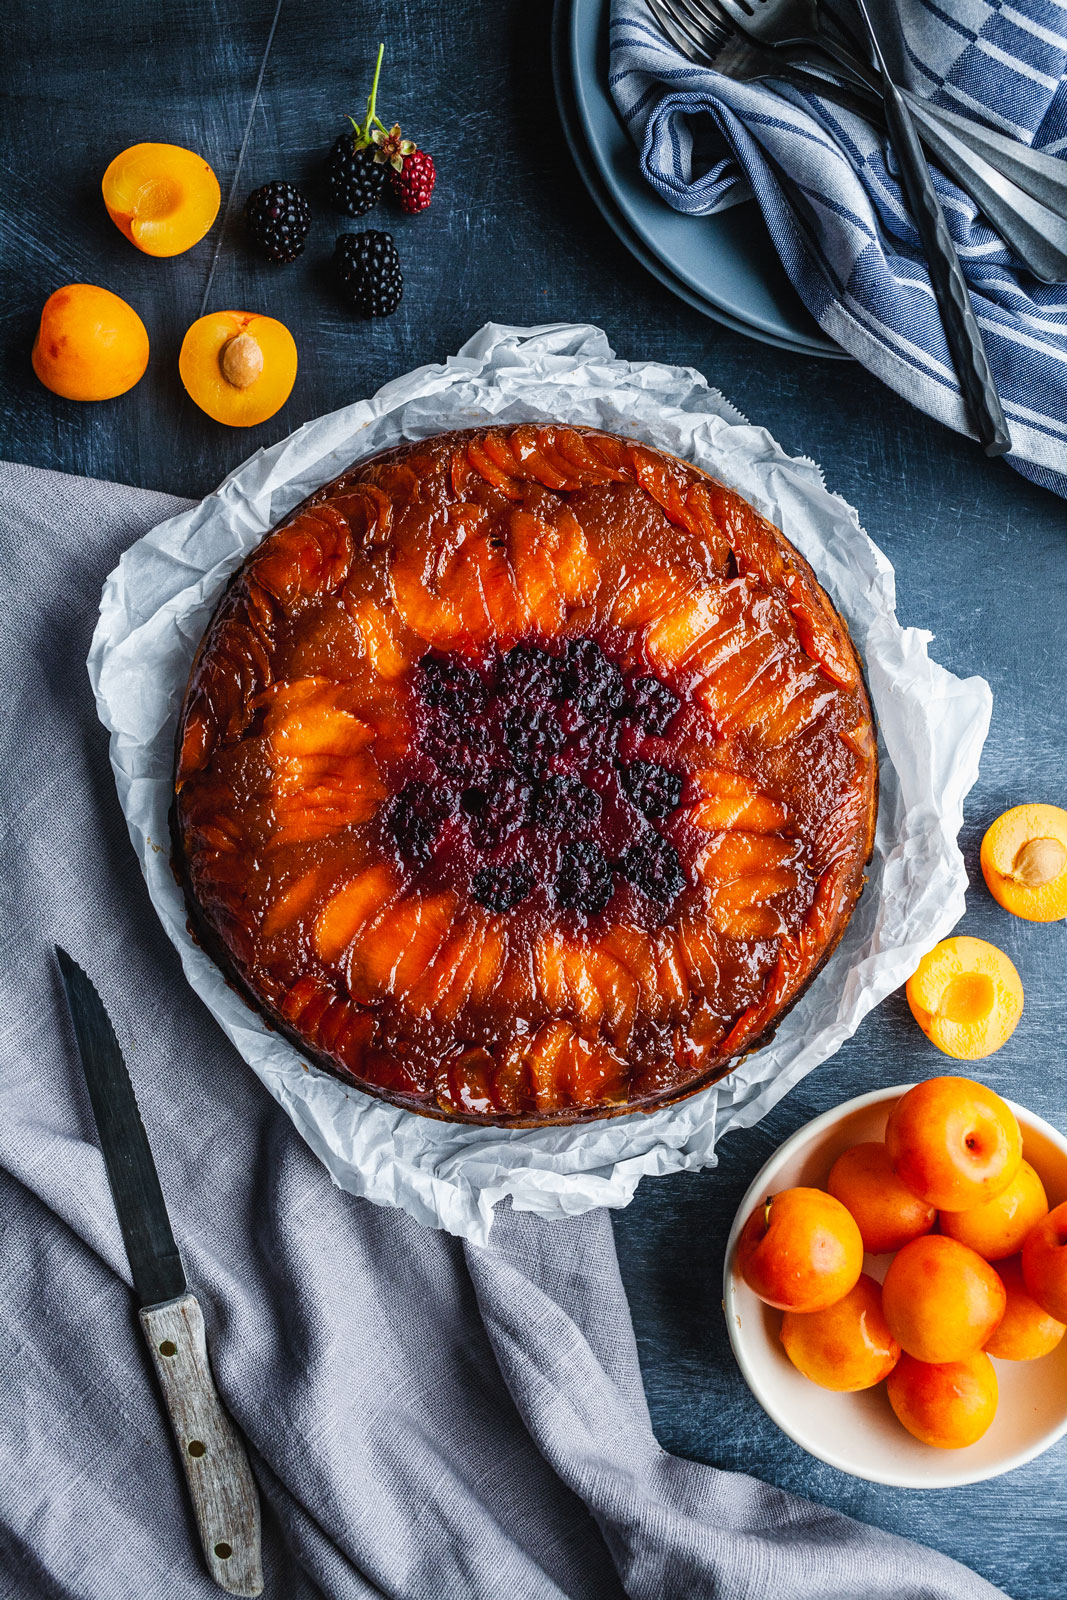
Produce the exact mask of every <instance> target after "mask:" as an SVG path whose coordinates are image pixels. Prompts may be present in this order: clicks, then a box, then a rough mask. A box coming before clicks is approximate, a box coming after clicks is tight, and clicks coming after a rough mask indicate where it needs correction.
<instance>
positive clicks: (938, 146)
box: [645, 0, 1067, 283]
mask: <svg viewBox="0 0 1067 1600" xmlns="http://www.w3.org/2000/svg"><path fill="white" fill-rule="evenodd" d="M752 3H753V4H754V5H755V6H756V7H758V8H759V9H758V10H757V11H756V12H755V13H754V16H755V17H756V18H757V19H758V25H759V26H760V27H761V28H762V29H763V30H766V28H767V27H768V26H770V27H772V28H773V27H774V26H775V24H774V18H775V16H776V15H777V9H776V8H777V6H778V4H779V0H752ZM645 4H646V7H647V9H648V11H649V13H650V15H651V16H652V17H653V20H654V21H655V22H656V23H658V25H659V27H660V28H661V29H662V31H663V33H664V34H665V35H666V37H667V39H668V40H669V41H670V43H671V44H673V45H674V46H675V48H676V49H678V50H679V51H681V53H682V54H683V55H685V56H686V57H687V58H688V59H689V60H690V61H693V62H696V63H698V64H699V65H701V66H707V67H711V68H713V69H714V71H716V72H721V73H722V74H723V75H724V76H725V77H729V78H734V79H736V80H737V81H739V82H755V81H759V80H760V79H764V78H775V79H778V80H779V81H782V82H786V83H790V84H793V85H795V86H796V87H797V88H800V89H803V90H805V91H806V92H808V93H814V94H819V95H822V96H823V97H824V98H825V99H828V100H832V101H834V102H836V103H838V104H841V105H843V106H845V107H846V108H847V109H849V110H851V111H856V112H858V113H859V114H860V115H861V116H864V117H866V118H867V119H868V120H874V121H877V122H878V123H879V124H881V123H882V121H883V114H882V110H881V94H880V82H879V79H878V78H877V76H876V75H875V74H874V73H873V72H872V71H871V69H870V68H869V67H867V66H866V65H865V64H864V63H862V62H860V61H859V60H858V58H854V57H853V56H852V55H851V53H850V52H848V51H845V50H843V49H841V47H839V46H838V45H837V44H836V43H835V42H833V41H828V38H827V35H826V34H825V32H823V33H821V34H820V36H819V39H818V41H817V42H816V41H813V40H812V39H810V38H808V39H803V38H801V36H800V35H798V34H796V33H795V32H794V33H793V35H792V37H791V38H789V39H788V40H787V41H786V42H785V43H784V44H778V45H774V46H771V45H768V44H761V43H758V42H756V41H755V40H754V39H752V38H751V37H749V36H748V35H747V33H745V32H741V31H740V29H739V25H738V22H737V16H736V15H735V14H734V11H735V8H736V11H737V12H738V13H739V14H740V15H741V16H743V17H745V18H746V21H749V22H750V23H751V21H752V18H750V17H749V16H748V13H747V11H746V10H744V9H742V0H645ZM798 6H799V7H803V13H804V15H805V16H807V17H810V15H811V8H810V7H809V4H808V0H784V11H783V15H784V16H785V17H786V22H787V24H788V26H789V27H790V28H791V29H795V28H796V26H797V17H798V14H799V13H798V9H797V8H798ZM713 7H714V11H715V12H717V13H718V14H714V13H713ZM727 8H729V9H727ZM816 16H817V12H816ZM782 31H783V33H784V32H785V26H784V25H783V29H782ZM827 45H829V47H828V48H824V47H826V46H827ZM835 52H836V54H835ZM813 66H814V67H817V68H818V69H820V70H821V71H825V70H828V69H831V68H832V70H834V71H835V72H840V73H841V75H842V76H846V75H847V82H846V83H845V84H843V85H842V84H841V83H838V82H836V81H832V80H830V79H828V78H825V77H822V76H820V75H819V71H811V70H808V69H809V68H810V67H813ZM868 80H869V81H868ZM904 98H905V99H906V101H907V103H908V106H909V109H910V110H911V113H912V116H913V118H914V120H915V121H916V122H917V123H918V125H919V135H920V137H921V139H922V142H923V144H924V146H925V147H926V149H927V150H928V151H929V153H930V154H931V155H932V156H933V157H934V158H935V160H936V161H937V162H938V164H939V165H940V166H941V167H942V168H943V170H944V171H945V172H946V173H947V174H948V176H949V177H950V178H952V179H953V180H954V181H955V182H956V183H957V184H959V186H960V188H961V189H963V190H965V192H966V193H967V194H969V195H970V196H971V198H972V199H973V200H974V202H975V204H976V205H977V206H979V207H980V209H981V210H982V211H983V212H984V214H985V215H986V217H987V218H988V219H989V221H990V223H992V225H993V227H994V228H995V229H996V231H997V232H998V233H999V234H1000V236H1001V238H1002V239H1003V240H1004V241H1005V243H1006V244H1008V245H1010V246H1011V248H1012V250H1014V252H1015V254H1016V255H1017V256H1018V258H1019V260H1020V261H1021V262H1022V263H1023V264H1024V266H1026V267H1027V268H1028V269H1029V271H1031V272H1032V273H1033V274H1034V276H1035V277H1037V278H1040V279H1041V280H1042V281H1043V282H1045V283H1062V282H1064V281H1067V216H1065V214H1067V182H1065V180H1064V177H1063V176H1062V175H1061V174H1060V173H1057V172H1056V171H1055V168H1056V167H1057V166H1058V167H1060V168H1061V169H1062V168H1063V167H1064V165H1065V164H1064V163H1062V162H1056V161H1055V159H1054V158H1053V157H1051V156H1044V155H1042V154H1041V152H1039V151H1033V150H1030V149H1029V148H1028V147H1027V146H1026V145H1022V144H1019V142H1018V141H1017V140H1008V139H1003V140H1002V137H1001V135H999V134H998V135H993V134H990V133H989V131H988V130H986V129H981V130H978V132H980V134H981V135H982V136H983V137H982V141H981V144H982V148H981V149H975V148H972V143H978V142H979V141H977V140H972V129H973V128H974V127H975V125H974V124H972V123H970V122H968V121H967V120H966V119H964V118H962V117H956V116H955V115H954V114H953V113H952V112H945V111H944V110H943V109H942V108H941V107H930V106H928V105H927V104H926V102H925V101H923V100H920V99H918V97H917V96H914V95H909V94H908V93H907V91H904ZM935 113H936V115H935ZM961 129H963V130H965V131H966V134H967V141H968V142H964V138H963V137H962V135H961V131H960V130H961ZM1001 143H1003V144H1006V145H1011V146H1014V147H1016V148H1017V150H1018V151H1019V152H1022V153H1023V156H1024V158H1033V157H1038V158H1039V161H1038V162H1037V163H1036V164H1034V165H1033V166H1031V165H1030V164H1029V163H1028V162H1026V160H1025V159H1024V160H1023V161H1022V163H1021V164H1022V166H1023V168H1024V169H1025V175H1026V176H1027V177H1028V180H1029V184H1030V187H1034V186H1037V187H1042V189H1043V191H1044V192H1046V193H1048V194H1049V195H1051V196H1052V197H1053V198H1055V199H1058V206H1059V209H1054V208H1053V207H1050V206H1048V205H1046V204H1045V203H1044V202H1043V201H1042V200H1040V199H1037V198H1035V197H1034V195H1033V194H1032V193H1030V192H1029V190H1028V188H1024V187H1023V186H1022V185H1021V184H1020V183H1018V182H1016V181H1015V180H1014V179H1013V178H1012V177H1009V176H1007V174H1006V173H1005V172H1004V171H1002V170H999V168H998V166H994V165H993V162H992V160H990V159H989V157H990V156H992V157H993V158H995V159H997V160H998V161H1001V162H1003V163H1004V164H1007V162H1008V161H1009V160H1011V159H1013V158H1012V157H1011V153H1010V152H1009V155H1008V157H1005V155H1004V153H1003V152H1002V151H1001V150H1000V148H999V146H1000V144H1001ZM1014 159H1015V160H1016V165H1017V166H1018V165H1019V164H1020V163H1019V160H1018V158H1014Z"/></svg>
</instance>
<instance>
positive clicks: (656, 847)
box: [619, 833, 685, 905]
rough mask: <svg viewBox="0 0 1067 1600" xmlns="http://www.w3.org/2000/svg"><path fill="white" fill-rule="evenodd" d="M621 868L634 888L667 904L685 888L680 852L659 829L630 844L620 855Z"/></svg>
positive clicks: (650, 897)
mask: <svg viewBox="0 0 1067 1600" xmlns="http://www.w3.org/2000/svg"><path fill="white" fill-rule="evenodd" d="M619 871H620V872H621V873H622V875H623V877H624V878H625V879H626V881H627V882H628V883H632V884H633V886H634V888H635V889H640V891H641V893H642V894H644V895H647V896H648V898H649V899H650V900H658V901H659V902H660V903H661V904H663V905H668V904H669V903H670V902H671V901H672V900H674V899H676V898H677V896H678V895H679V894H681V892H682V890H683V889H684V888H685V875H684V873H683V872H682V864H681V862H680V861H679V859H678V852H677V850H676V849H675V848H674V846H673V845H672V844H671V843H670V841H669V840H668V839H664V838H662V837H661V835H660V834H658V833H649V834H648V835H647V836H646V837H645V838H643V839H639V840H637V842H636V843H635V844H631V845H628V846H627V848H626V849H625V850H624V851H623V853H622V855H621V856H620V857H619Z"/></svg>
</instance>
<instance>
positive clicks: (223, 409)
mask: <svg viewBox="0 0 1067 1600" xmlns="http://www.w3.org/2000/svg"><path fill="white" fill-rule="evenodd" d="M178 371H179V372H180V373H181V380H182V382H183V383H184V385H185V387H186V389H187V390H188V391H189V394H190V395H191V396H192V398H193V399H194V400H195V401H196V403H197V405H198V406H199V407H200V409H201V411H206V412H207V414H208V416H209V417H213V418H214V420H215V421H216V422H226V423H228V424H229V425H230V427H231V428H251V427H254V426H255V424H256V423H257V422H266V420H267V418H268V417H273V415H274V413H275V412H276V411H280V410H281V408H282V406H283V405H284V404H285V402H286V401H287V400H288V398H289V396H290V394H291V393H292V389H293V384H294V383H295V382H296V342H295V340H294V339H293V336H292V334H291V333H290V332H289V329H288V328H287V327H286V326H285V324H284V323H281V322H277V321H275V319H274V318H273V317H261V316H257V315H256V314H255V313H254V312H251V311H212V312H211V313H209V315H208V316H206V317H201V318H200V319H199V321H198V322H194V323H193V325H192V327H191V328H190V329H189V331H188V332H187V333H186V335H185V338H184V339H183V340H182V348H181V354H180V355H179V357H178Z"/></svg>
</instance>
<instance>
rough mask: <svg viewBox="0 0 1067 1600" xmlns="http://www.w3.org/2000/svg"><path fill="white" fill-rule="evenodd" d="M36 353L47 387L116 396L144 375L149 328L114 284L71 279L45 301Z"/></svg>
mask: <svg viewBox="0 0 1067 1600" xmlns="http://www.w3.org/2000/svg"><path fill="white" fill-rule="evenodd" d="M31 359H32V361H33V370H34V372H35V373H36V374H37V376H38V377H39V378H40V380H41V382H42V383H43V384H44V386H45V388H46V389H51V391H52V393H53V394H59V395H62V396H63V398H64V399H65V400H114V399H115V397H116V395H120V394H125V393H126V391H127V389H132V388H133V386H134V384H135V383H138V382H139V381H140V379H141V378H142V377H143V376H144V370H145V368H146V367H147V365H148V334H147V333H146V332H145V325H144V323H143V322H142V321H141V319H140V317H139V316H138V315H137V313H136V311H135V310H134V309H133V307H132V306H129V305H127V304H126V302H125V300H120V299H119V297H118V295H117V294H112V293H111V290H110V289H100V288H98V287H97V285H96V284H94V283H68V284H67V285H66V286H65V287H64V288H62V289H57V290H56V291H55V293H54V294H50V295H49V296H48V299H47V300H46V301H45V303H44V310H43V311H42V312H41V326H40V328H39V329H38V331H37V338H36V339H35V340H34V344H33V356H32V358H31Z"/></svg>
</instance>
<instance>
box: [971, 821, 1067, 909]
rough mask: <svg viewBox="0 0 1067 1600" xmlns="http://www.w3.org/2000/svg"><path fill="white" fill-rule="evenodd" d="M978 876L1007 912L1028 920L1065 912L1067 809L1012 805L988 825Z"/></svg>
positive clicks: (1066, 891)
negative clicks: (981, 876) (982, 878)
mask: <svg viewBox="0 0 1067 1600" xmlns="http://www.w3.org/2000/svg"><path fill="white" fill-rule="evenodd" d="M981 863H982V875H983V877H984V878H985V881H986V885H987V886H988V889H989V892H990V894H991V895H992V896H993V899H994V900H995V901H996V902H997V904H998V905H1001V906H1003V907H1004V909H1005V911H1011V912H1013V913H1014V915H1015V916H1017V917H1025V918H1026V920H1027V921H1028V922H1058V921H1059V920H1060V918H1061V917H1067V811H1064V810H1063V809H1062V807H1060V806H1048V805H1025V806H1013V807H1012V808H1011V810H1010V811H1005V812H1004V814H1003V816H1000V817H998V818H997V820H996V822H994V823H993V825H992V827H990V828H988V829H987V830H986V835H985V838H984V839H983V840H982V851H981Z"/></svg>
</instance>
